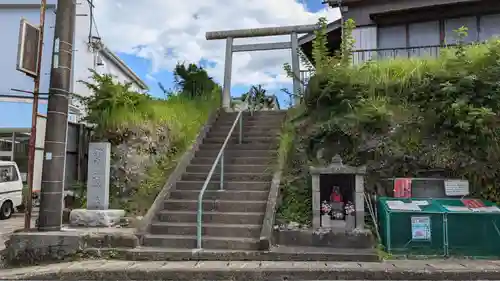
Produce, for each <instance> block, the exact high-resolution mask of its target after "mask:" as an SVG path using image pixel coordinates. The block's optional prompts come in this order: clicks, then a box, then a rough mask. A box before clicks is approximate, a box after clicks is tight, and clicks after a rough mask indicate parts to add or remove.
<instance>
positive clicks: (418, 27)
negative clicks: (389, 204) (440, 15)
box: [408, 21, 440, 57]
mask: <svg viewBox="0 0 500 281" xmlns="http://www.w3.org/2000/svg"><path fill="white" fill-rule="evenodd" d="M408 39H409V40H408V47H410V50H409V52H410V56H411V57H420V56H433V57H435V56H437V55H438V54H439V48H438V47H431V46H439V43H440V39H439V21H431V22H419V23H412V24H409V25H408ZM420 47H425V48H420Z"/></svg>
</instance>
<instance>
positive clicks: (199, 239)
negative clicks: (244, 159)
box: [196, 94, 253, 250]
mask: <svg viewBox="0 0 500 281" xmlns="http://www.w3.org/2000/svg"><path fill="white" fill-rule="evenodd" d="M251 100H252V99H251V97H250V94H249V95H248V96H247V98H246V100H245V101H244V102H245V103H246V104H247V105H249V104H250V103H251ZM247 108H249V109H250V111H251V113H252V114H253V109H252V108H250V106H247ZM244 110H245V108H243V109H241V110H240V111H239V112H238V115H236V118H235V119H234V122H233V125H232V126H231V129H229V133H228V134H227V137H226V139H225V140H224V143H223V144H222V147H221V149H220V151H219V153H218V154H217V157H216V158H215V161H214V163H213V164H212V168H211V169H210V172H208V175H207V178H206V180H205V182H204V183H203V187H202V188H201V191H200V194H199V195H198V211H197V213H196V247H197V250H201V249H202V229H203V195H205V191H206V190H207V187H208V184H209V183H210V180H211V179H212V176H213V174H214V172H215V169H216V168H217V165H218V164H219V162H220V179H219V181H220V188H219V191H224V150H225V149H226V146H227V144H228V142H229V140H230V139H231V136H232V135H233V132H234V129H235V128H236V124H238V122H239V139H238V141H239V143H240V144H241V143H242V138H243V111H244Z"/></svg>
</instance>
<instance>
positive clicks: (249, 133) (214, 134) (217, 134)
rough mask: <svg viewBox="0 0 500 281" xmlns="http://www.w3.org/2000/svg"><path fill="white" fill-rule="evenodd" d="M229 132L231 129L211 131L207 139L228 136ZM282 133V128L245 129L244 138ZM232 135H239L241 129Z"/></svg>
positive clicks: (273, 135)
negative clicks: (266, 129)
mask: <svg viewBox="0 0 500 281" xmlns="http://www.w3.org/2000/svg"><path fill="white" fill-rule="evenodd" d="M228 133H229V130H226V131H224V130H214V131H210V132H208V134H207V137H206V138H205V139H208V138H226V137H227V134H228ZM280 134H281V130H277V129H274V130H268V131H262V130H260V131H245V130H243V139H245V138H251V137H279V135H280ZM231 137H239V131H238V130H234V131H233V134H232V135H231Z"/></svg>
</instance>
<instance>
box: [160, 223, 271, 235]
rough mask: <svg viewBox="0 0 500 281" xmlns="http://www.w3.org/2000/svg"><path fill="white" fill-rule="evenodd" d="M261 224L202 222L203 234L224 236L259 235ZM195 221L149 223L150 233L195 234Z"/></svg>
mask: <svg viewBox="0 0 500 281" xmlns="http://www.w3.org/2000/svg"><path fill="white" fill-rule="evenodd" d="M261 227H262V226H261V225H258V224H216V223H203V224H202V234H203V236H205V235H207V236H214V237H226V236H227V235H228V234H230V235H232V236H234V237H247V238H252V237H259V235H260V230H261ZM196 230H197V228H196V223H170V222H168V223H164V222H155V223H153V224H152V225H151V234H169V235H196Z"/></svg>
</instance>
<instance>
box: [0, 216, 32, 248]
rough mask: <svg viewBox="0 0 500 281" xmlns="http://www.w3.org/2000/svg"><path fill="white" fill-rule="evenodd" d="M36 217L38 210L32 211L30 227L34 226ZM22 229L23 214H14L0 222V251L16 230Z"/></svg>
mask: <svg viewBox="0 0 500 281" xmlns="http://www.w3.org/2000/svg"><path fill="white" fill-rule="evenodd" d="M37 217H38V208H36V209H34V210H33V214H32V221H31V227H34V226H35V220H36V218H37ZM23 227H24V213H14V214H13V215H12V217H11V218H10V219H7V220H0V250H3V249H4V248H5V241H6V240H8V238H9V236H10V235H11V234H12V232H13V231H14V230H16V229H20V228H23Z"/></svg>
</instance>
